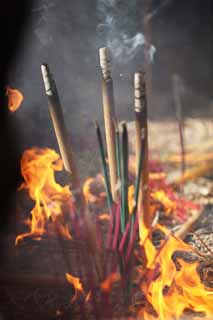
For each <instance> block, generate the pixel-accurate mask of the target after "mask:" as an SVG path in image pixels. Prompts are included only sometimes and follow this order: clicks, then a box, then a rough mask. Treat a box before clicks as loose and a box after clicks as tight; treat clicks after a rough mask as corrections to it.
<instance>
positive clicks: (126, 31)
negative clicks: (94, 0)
mask: <svg viewBox="0 0 213 320" xmlns="http://www.w3.org/2000/svg"><path fill="white" fill-rule="evenodd" d="M118 2H119V1H118V0H98V14H99V18H100V23H99V25H98V27H97V31H98V33H99V34H100V35H101V37H102V38H103V39H104V40H105V44H106V46H107V47H108V48H109V49H110V50H111V53H112V55H113V56H114V58H115V59H116V61H118V62H129V61H130V60H132V59H134V57H135V56H136V55H137V53H138V52H139V51H140V50H143V49H144V48H145V45H146V50H147V47H148V57H147V58H148V62H153V60H154V54H155V52H156V48H155V47H154V46H153V45H152V44H148V43H147V41H146V38H145V35H144V34H143V33H142V32H139V30H138V29H139V28H138V27H136V26H135V25H134V23H135V21H136V20H137V19H136V17H135V16H134V14H131V13H130V14H129V13H128V8H130V6H131V8H132V6H136V5H137V2H136V1H129V4H128V5H127V7H126V9H125V10H123V11H122V8H121V6H120V7H119V8H118ZM124 6H125V4H124ZM131 8H130V9H131ZM129 12H130V10H129ZM132 29H133V30H132Z"/></svg>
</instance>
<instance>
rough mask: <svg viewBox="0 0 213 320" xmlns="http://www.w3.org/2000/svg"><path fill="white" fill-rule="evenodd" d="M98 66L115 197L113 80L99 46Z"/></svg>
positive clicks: (104, 52) (113, 194)
mask: <svg viewBox="0 0 213 320" xmlns="http://www.w3.org/2000/svg"><path fill="white" fill-rule="evenodd" d="M99 54H100V66H101V71H102V99H103V113H104V123H105V134H106V143H107V154H108V161H109V174H110V184H111V192H112V198H113V200H114V201H116V199H117V192H116V184H117V169H116V148H115V129H114V124H113V120H114V119H115V107H114V94H113V81H112V77H111V71H110V62H109V57H108V51H107V48H100V50H99Z"/></svg>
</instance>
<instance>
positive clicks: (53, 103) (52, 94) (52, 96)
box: [41, 64, 101, 275]
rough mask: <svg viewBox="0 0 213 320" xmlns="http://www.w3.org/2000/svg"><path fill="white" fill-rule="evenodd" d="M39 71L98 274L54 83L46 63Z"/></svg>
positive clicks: (93, 240) (91, 231) (88, 220)
mask: <svg viewBox="0 0 213 320" xmlns="http://www.w3.org/2000/svg"><path fill="white" fill-rule="evenodd" d="M41 72H42V76H43V80H44V86H45V91H46V95H47V98H48V104H49V112H50V116H51V120H52V123H53V126H54V130H55V134H56V138H57V142H58V145H59V149H60V153H61V156H62V160H63V163H64V168H65V170H66V171H68V173H69V174H70V178H71V187H72V197H73V200H74V202H75V207H76V209H77V214H78V215H79V216H83V217H84V218H85V222H86V229H87V230H86V231H87V236H88V241H89V244H90V249H91V251H92V252H93V254H94V256H95V264H96V267H97V271H98V273H99V275H100V274H101V270H100V266H99V262H98V258H97V250H96V249H97V248H96V234H95V228H94V226H93V225H92V222H91V217H90V212H89V209H88V208H87V206H86V202H85V198H84V196H83V193H82V189H81V186H80V180H79V176H78V172H77V168H76V165H75V161H74V156H73V153H72V150H71V148H70V145H69V143H68V134H67V130H66V126H65V121H64V117H63V111H62V107H61V104H60V100H59V96H58V91H57V88H56V84H55V81H54V79H53V76H52V74H51V73H50V70H49V67H48V65H47V64H42V66H41Z"/></svg>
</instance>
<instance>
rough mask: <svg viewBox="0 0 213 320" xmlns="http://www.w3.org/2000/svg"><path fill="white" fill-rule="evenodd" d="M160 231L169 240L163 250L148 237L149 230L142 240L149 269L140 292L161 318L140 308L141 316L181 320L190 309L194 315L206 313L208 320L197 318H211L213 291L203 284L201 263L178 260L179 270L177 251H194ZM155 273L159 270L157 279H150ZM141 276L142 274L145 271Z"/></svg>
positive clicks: (150, 319)
mask: <svg viewBox="0 0 213 320" xmlns="http://www.w3.org/2000/svg"><path fill="white" fill-rule="evenodd" d="M144 228H145V227H144ZM160 229H161V230H162V231H164V233H165V234H166V240H165V241H164V243H163V244H162V246H161V249H156V248H155V247H154V246H153V244H152V242H151V241H150V239H149V238H148V233H149V232H148V230H146V231H145V232H144V234H143V236H142V237H141V239H140V240H141V244H143V246H144V249H145V252H146V257H147V265H146V268H147V270H148V273H147V274H146V280H145V281H143V282H142V284H141V290H142V291H143V292H144V294H145V296H146V298H147V300H148V301H149V303H150V304H151V305H152V306H153V308H154V310H155V311H156V313H157V315H158V316H157V318H156V317H153V315H151V314H150V313H148V312H147V310H146V309H141V310H140V312H139V317H143V319H145V320H153V319H159V320H163V319H168V320H170V319H180V318H181V316H183V314H184V311H186V310H187V309H190V310H192V311H193V312H197V313H198V312H199V313H200V312H202V313H204V314H205V318H203V317H200V318H199V317H196V319H211V317H212V314H213V292H210V291H208V290H206V289H205V287H204V285H203V284H202V283H201V280H200V277H199V275H198V273H197V266H198V262H193V263H187V262H185V261H183V260H182V259H178V264H179V268H178V270H177V268H176V265H175V263H174V261H173V259H172V256H173V254H174V252H175V251H178V250H183V251H188V252H192V248H191V247H190V246H189V245H188V244H186V243H184V242H183V241H182V240H180V239H178V238H176V237H174V236H172V234H171V233H170V232H169V231H168V230H166V228H163V227H160ZM150 270H152V271H153V272H150ZM155 270H158V276H157V277H155V278H153V277H151V278H149V274H153V273H154V271H155ZM139 273H141V274H142V270H140V272H139ZM192 319H193V318H192Z"/></svg>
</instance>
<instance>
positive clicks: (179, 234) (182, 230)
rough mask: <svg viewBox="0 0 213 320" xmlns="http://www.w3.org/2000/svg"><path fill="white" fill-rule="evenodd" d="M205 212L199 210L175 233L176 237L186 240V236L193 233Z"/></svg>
mask: <svg viewBox="0 0 213 320" xmlns="http://www.w3.org/2000/svg"><path fill="white" fill-rule="evenodd" d="M202 213H203V211H202V210H199V211H198V212H196V213H194V214H193V215H192V216H191V217H190V218H189V219H188V220H187V221H186V222H185V223H184V224H183V225H182V226H181V227H180V229H179V230H177V231H176V232H175V236H177V237H179V238H181V239H184V238H185V237H186V235H187V234H188V233H189V232H190V231H191V229H192V228H193V226H194V224H195V223H196V222H197V221H198V219H199V218H200V217H201V215H202Z"/></svg>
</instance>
